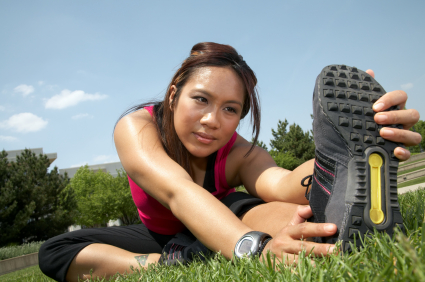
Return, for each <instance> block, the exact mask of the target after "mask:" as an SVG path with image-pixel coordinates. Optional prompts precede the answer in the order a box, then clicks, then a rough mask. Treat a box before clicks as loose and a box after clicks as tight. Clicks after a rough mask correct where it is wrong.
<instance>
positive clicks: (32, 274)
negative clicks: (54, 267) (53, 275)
mask: <svg viewBox="0 0 425 282" xmlns="http://www.w3.org/2000/svg"><path fill="white" fill-rule="evenodd" d="M0 281H1V282H7V281H10V282H12V281H17V282H27V281H34V282H35V281H43V282H44V281H46V282H47V281H49V282H50V281H55V280H53V279H50V278H49V277H47V276H45V275H44V274H43V273H42V272H41V270H40V268H39V267H38V265H36V266H31V267H28V268H25V269H22V270H18V271H15V272H12V273H8V274H4V275H2V276H0Z"/></svg>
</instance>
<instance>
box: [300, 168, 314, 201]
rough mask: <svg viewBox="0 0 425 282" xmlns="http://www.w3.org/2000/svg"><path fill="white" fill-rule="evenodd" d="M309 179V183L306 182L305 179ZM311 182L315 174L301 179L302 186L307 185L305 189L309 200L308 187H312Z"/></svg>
mask: <svg viewBox="0 0 425 282" xmlns="http://www.w3.org/2000/svg"><path fill="white" fill-rule="evenodd" d="M307 179H308V183H307V184H305V181H306V180H307ZM311 183H313V174H311V175H307V176H306V177H304V178H303V179H302V180H301V185H302V186H304V187H307V188H306V189H305V195H304V196H305V198H306V199H307V200H308V187H310V185H311Z"/></svg>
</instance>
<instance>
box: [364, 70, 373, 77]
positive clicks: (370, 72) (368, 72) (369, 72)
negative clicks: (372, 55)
mask: <svg viewBox="0 0 425 282" xmlns="http://www.w3.org/2000/svg"><path fill="white" fill-rule="evenodd" d="M365 73H367V74H368V75H370V76H371V77H373V78H375V72H374V71H373V70H371V69H368V70H367V71H365Z"/></svg>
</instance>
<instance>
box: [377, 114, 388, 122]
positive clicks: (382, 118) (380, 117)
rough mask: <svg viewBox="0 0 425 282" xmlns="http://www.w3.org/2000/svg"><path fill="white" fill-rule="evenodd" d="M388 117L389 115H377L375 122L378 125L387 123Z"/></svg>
mask: <svg viewBox="0 0 425 282" xmlns="http://www.w3.org/2000/svg"><path fill="white" fill-rule="evenodd" d="M387 119H388V117H387V115H385V114H383V115H378V114H377V115H375V121H376V122H378V123H384V122H385V121H387Z"/></svg>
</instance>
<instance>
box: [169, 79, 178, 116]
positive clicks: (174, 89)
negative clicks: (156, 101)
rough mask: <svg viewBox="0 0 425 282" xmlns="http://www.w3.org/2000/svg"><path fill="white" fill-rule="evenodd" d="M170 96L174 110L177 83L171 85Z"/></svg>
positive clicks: (171, 106)
mask: <svg viewBox="0 0 425 282" xmlns="http://www.w3.org/2000/svg"><path fill="white" fill-rule="evenodd" d="M170 91H171V94H170V98H169V100H168V104H170V110H171V111H173V108H174V98H175V97H176V92H177V87H176V86H175V85H171V87H170Z"/></svg>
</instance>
